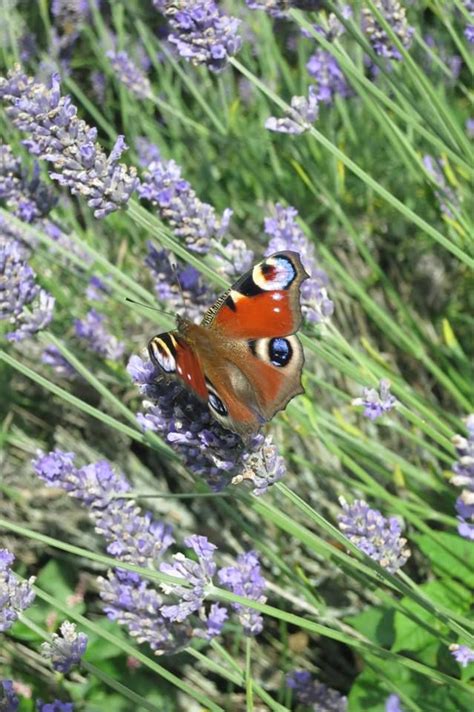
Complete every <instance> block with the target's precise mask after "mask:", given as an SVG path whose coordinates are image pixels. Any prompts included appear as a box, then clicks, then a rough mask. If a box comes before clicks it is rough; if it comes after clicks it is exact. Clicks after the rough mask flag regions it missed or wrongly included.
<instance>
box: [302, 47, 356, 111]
mask: <svg viewBox="0 0 474 712" xmlns="http://www.w3.org/2000/svg"><path fill="white" fill-rule="evenodd" d="M306 69H307V70H308V73H309V74H310V76H311V77H312V78H313V79H314V80H315V85H316V98H317V100H318V101H321V102H323V103H324V104H332V103H333V101H334V97H335V96H336V94H339V96H342V97H348V96H349V95H350V89H349V86H348V84H347V82H346V79H345V77H344V75H343V73H342V70H341V68H340V66H339V64H338V62H337V60H336V59H335V58H334V57H333V56H332V54H330V52H326V50H324V49H318V50H316V52H315V53H314V54H313V55H312V56H311V57H310V58H309V61H308V63H307V65H306Z"/></svg>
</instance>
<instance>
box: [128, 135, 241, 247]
mask: <svg viewBox="0 0 474 712" xmlns="http://www.w3.org/2000/svg"><path fill="white" fill-rule="evenodd" d="M138 150H139V153H140V156H141V162H142V165H145V168H146V170H145V173H144V176H143V181H142V183H141V185H140V186H139V188H138V194H139V196H140V198H142V199H145V200H149V201H150V202H151V203H152V205H154V206H155V207H157V208H158V210H159V214H160V217H161V219H162V220H164V221H165V222H168V223H169V225H170V227H171V229H172V230H173V232H174V233H175V234H176V235H177V236H178V237H181V238H183V239H184V241H185V242H186V244H187V246H188V247H189V249H190V250H193V251H194V252H199V253H202V254H205V253H206V252H208V251H209V249H210V246H211V239H212V238H216V239H219V238H221V237H222V236H223V235H224V233H225V232H226V231H227V229H228V226H229V221H230V217H231V215H232V211H231V210H229V209H227V210H225V211H224V213H223V215H222V217H221V218H218V217H217V216H216V212H215V210H214V208H213V207H212V206H211V205H208V204H207V203H203V202H201V201H200V200H199V198H198V197H197V195H196V193H195V191H194V190H193V189H192V187H191V186H190V184H189V183H188V181H186V180H184V179H183V178H182V177H181V168H180V167H179V166H178V164H177V163H175V162H174V161H164V160H163V159H162V158H161V157H160V155H159V151H158V149H157V148H156V146H152V145H150V144H149V143H148V142H146V141H144V140H141V141H140V143H139V148H138ZM150 159H151V160H150Z"/></svg>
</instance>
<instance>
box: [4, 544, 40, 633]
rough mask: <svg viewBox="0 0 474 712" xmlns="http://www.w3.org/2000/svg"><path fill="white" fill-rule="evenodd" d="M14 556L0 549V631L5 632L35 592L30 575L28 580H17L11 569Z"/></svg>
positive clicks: (33, 596)
mask: <svg viewBox="0 0 474 712" xmlns="http://www.w3.org/2000/svg"><path fill="white" fill-rule="evenodd" d="M14 561H15V556H14V555H13V554H11V553H10V552H9V551H8V550H7V549H0V633H5V631H7V630H8V629H9V628H11V627H12V625H13V624H14V623H15V621H17V620H18V616H19V614H20V613H21V612H22V611H24V610H25V609H26V608H29V606H31V604H32V603H33V601H34V598H35V593H34V591H33V588H32V586H33V583H34V581H35V579H34V578H33V577H32V578H30V579H29V580H28V581H19V579H18V578H17V576H15V574H14V573H13V571H12V570H11V566H12V564H13V562H14Z"/></svg>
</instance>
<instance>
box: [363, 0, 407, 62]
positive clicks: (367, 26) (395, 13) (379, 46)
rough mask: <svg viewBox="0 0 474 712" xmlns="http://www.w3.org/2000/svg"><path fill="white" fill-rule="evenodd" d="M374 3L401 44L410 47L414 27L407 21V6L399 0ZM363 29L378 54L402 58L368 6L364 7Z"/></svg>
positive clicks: (397, 58) (393, 58)
mask: <svg viewBox="0 0 474 712" xmlns="http://www.w3.org/2000/svg"><path fill="white" fill-rule="evenodd" d="M374 5H375V7H376V8H377V10H379V12H380V14H381V15H383V17H384V18H385V20H386V21H387V23H388V24H389V25H390V27H391V28H392V30H393V32H394V33H395V35H396V36H397V37H398V39H399V40H400V42H401V44H402V45H403V46H404V47H405V48H406V49H408V48H409V47H410V45H411V41H412V38H413V33H414V28H413V27H410V25H409V24H408V21H407V17H406V12H405V8H404V7H403V6H402V5H401V4H400V3H399V2H398V0H374ZM362 30H363V32H364V33H365V34H366V35H367V37H368V39H369V42H370V44H371V45H372V48H373V50H374V52H375V53H376V54H378V55H379V56H380V57H385V58H386V59H390V60H401V59H402V55H401V53H400V51H399V50H398V48H397V47H396V46H395V45H394V44H393V43H392V41H391V40H390V38H389V36H388V35H387V33H386V32H385V30H384V29H383V28H382V27H381V26H380V24H379V23H378V21H377V19H376V18H375V17H374V15H373V14H372V12H371V11H370V10H369V9H368V8H362Z"/></svg>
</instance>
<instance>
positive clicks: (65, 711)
mask: <svg viewBox="0 0 474 712" xmlns="http://www.w3.org/2000/svg"><path fill="white" fill-rule="evenodd" d="M36 712H74V705H73V703H72V702H61V700H53V701H52V702H43V700H38V702H37V703H36Z"/></svg>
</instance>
